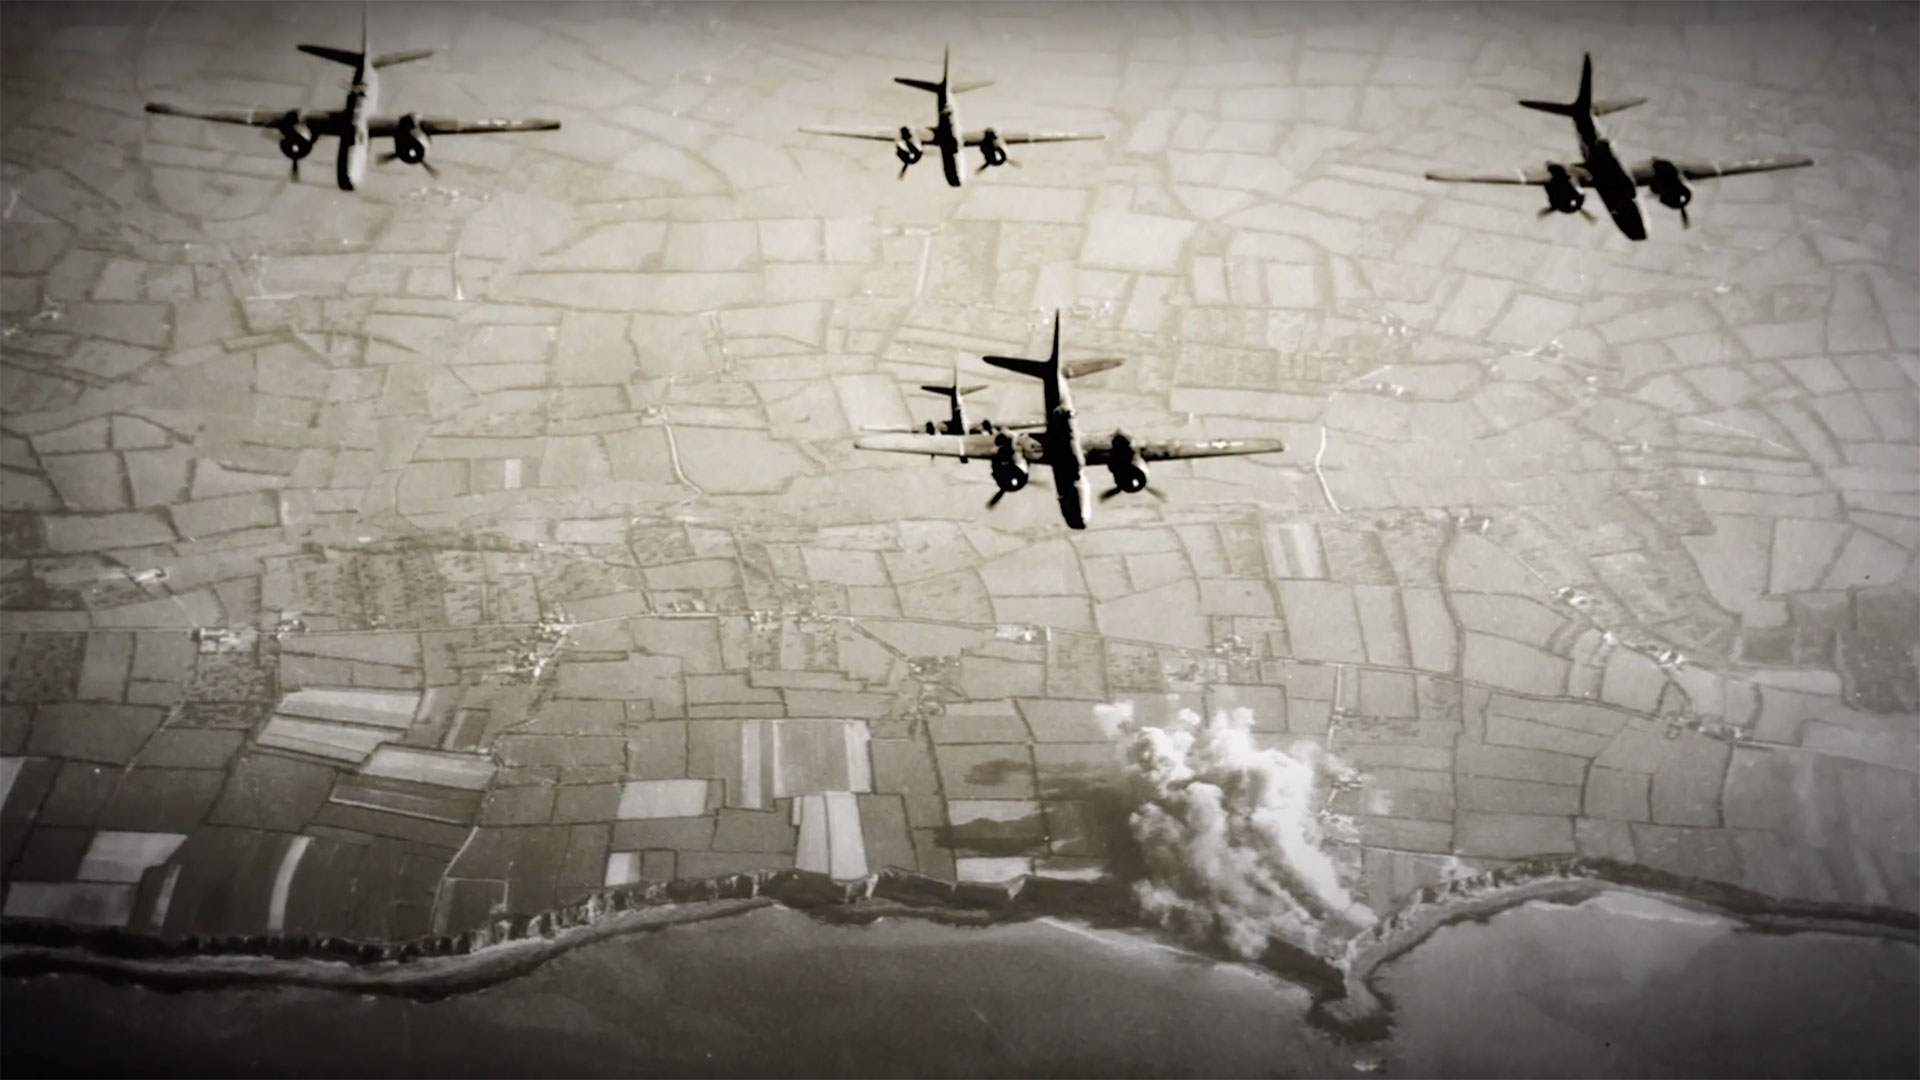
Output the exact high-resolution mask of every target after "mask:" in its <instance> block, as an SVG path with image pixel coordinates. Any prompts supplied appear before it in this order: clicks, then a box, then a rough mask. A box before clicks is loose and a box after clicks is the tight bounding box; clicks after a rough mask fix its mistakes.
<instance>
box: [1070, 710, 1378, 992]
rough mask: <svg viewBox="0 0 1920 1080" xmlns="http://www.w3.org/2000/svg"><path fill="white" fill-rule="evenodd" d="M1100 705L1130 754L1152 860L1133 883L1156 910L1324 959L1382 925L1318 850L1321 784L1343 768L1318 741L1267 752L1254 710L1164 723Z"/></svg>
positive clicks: (1258, 951) (1184, 923)
mask: <svg viewBox="0 0 1920 1080" xmlns="http://www.w3.org/2000/svg"><path fill="white" fill-rule="evenodd" d="M1094 712H1095V715H1096V716H1097V717H1098V718H1099V720H1100V723H1101V725H1102V726H1103V727H1104V728H1105V729H1106V731H1107V734H1108V735H1109V737H1111V738H1113V739H1115V740H1116V741H1118V742H1119V743H1120V744H1121V746H1122V748H1123V749H1124V752H1125V758H1126V772H1127V776H1128V780H1129V783H1130V785H1131V787H1132V788H1133V790H1132V791H1131V792H1130V794H1131V796H1132V797H1133V798H1134V799H1135V800H1136V806H1135V809H1134V810H1133V813H1132V815H1131V817H1130V819H1129V824H1130V825H1131V827H1132V830H1133V836H1134V839H1135V841H1137V842H1138V844H1139V845H1140V849H1141V852H1142V854H1143V855H1144V857H1145V859H1146V867H1147V875H1146V878H1145V879H1144V880H1142V881H1140V882H1138V883H1137V884H1136V885H1135V886H1134V890H1135V896H1136V898H1137V899H1138V901H1139V903H1140V905H1141V907H1142V909H1143V910H1144V911H1145V912H1146V913H1147V914H1148V915H1149V916H1151V917H1152V918H1155V919H1157V920H1158V921H1159V922H1160V923H1161V924H1162V925H1164V926H1167V927H1170V928H1173V929H1176V930H1180V931H1184V932H1188V933H1198V934H1201V935H1204V936H1211V937H1214V938H1216V939H1217V940H1219V941H1221V942H1223V943H1224V944H1225V945H1226V946H1227V947H1228V948H1230V949H1232V950H1233V951H1234V953H1236V954H1237V955H1239V956H1242V957H1245V958H1247V959H1258V958H1259V957H1260V956H1261V955H1263V954H1264V953H1265V952H1266V950H1267V948H1268V945H1269V938H1270V937H1278V938H1280V939H1282V940H1284V941H1286V942H1287V943H1289V944H1291V945H1293V946H1294V947H1296V948H1300V949H1304V950H1306V951H1308V952H1311V953H1315V954H1319V955H1326V954H1328V953H1329V952H1331V951H1332V949H1333V947H1334V946H1336V945H1337V944H1338V942H1339V941H1343V940H1344V939H1345V938H1346V937H1348V936H1350V934H1351V933H1352V932H1353V931H1355V930H1357V929H1359V928H1360V927H1364V926H1368V925H1371V924H1372V923H1373V921H1374V914H1373V912H1372V911H1370V910H1368V909H1367V908H1366V907H1365V906H1363V905H1361V904H1359V903H1357V902H1355V900H1354V898H1353V896H1352V895H1351V894H1350V893H1348V891H1347V889H1346V886H1344V885H1343V884H1342V883H1341V882H1340V878H1339V874H1338V872H1337V871H1336V869H1335V867H1334V864H1333V860H1332V859H1330V858H1329V857H1328V856H1327V853H1326V852H1325V851H1324V850H1322V848H1321V846H1320V844H1321V833H1320V826H1319V822H1318V820H1317V819H1316V817H1315V815H1314V811H1313V805H1314V796H1315V790H1316V789H1317V788H1319V787H1321V786H1322V783H1323V782H1324V781H1326V780H1328V779H1330V778H1331V777H1332V776H1334V775H1338V774H1339V773H1340V772H1341V767H1340V766H1339V764H1338V763H1337V762H1334V761H1332V760H1331V759H1330V758H1328V756H1327V755H1325V754H1323V753H1321V752H1320V751H1319V748H1318V747H1315V746H1313V745H1312V744H1310V743H1305V744H1302V745H1301V746H1300V747H1298V748H1296V749H1295V751H1294V752H1293V753H1291V754H1289V753H1285V752H1282V751H1280V750H1272V749H1262V748H1261V747H1259V746H1257V745H1255V743H1254V741H1253V735H1252V728H1253V714H1252V713H1251V712H1249V711H1248V710H1246V709H1234V710H1233V711H1232V712H1230V713H1229V712H1216V713H1215V714H1214V715H1213V717H1212V719H1210V720H1203V719H1202V718H1201V717H1200V716H1199V715H1198V714H1196V713H1195V712H1193V711H1192V710H1191V709H1183V710H1181V712H1180V715H1179V717H1178V718H1177V719H1175V720H1174V721H1173V722H1172V723H1171V724H1169V725H1168V726H1166V727H1164V728H1163V727H1150V726H1145V725H1142V724H1140V723H1138V722H1136V721H1135V720H1134V716H1133V706H1132V705H1131V704H1130V703H1122V704H1119V705H1102V706H1098V707H1096V708H1095V710H1094Z"/></svg>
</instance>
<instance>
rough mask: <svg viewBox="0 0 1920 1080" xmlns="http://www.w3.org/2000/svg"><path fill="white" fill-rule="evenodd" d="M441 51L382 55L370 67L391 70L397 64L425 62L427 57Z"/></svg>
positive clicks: (429, 50) (431, 50)
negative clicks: (412, 61)
mask: <svg viewBox="0 0 1920 1080" xmlns="http://www.w3.org/2000/svg"><path fill="white" fill-rule="evenodd" d="M439 51H440V50H439V49H402V50H400V51H399V52H390V53H381V54H380V55H379V56H376V57H374V58H373V62H372V63H370V64H369V65H368V66H369V67H375V68H389V67H392V66H393V65H395V64H404V63H406V62H407V61H409V60H425V59H426V58H427V57H429V56H432V55H433V54H434V53H437V52H439Z"/></svg>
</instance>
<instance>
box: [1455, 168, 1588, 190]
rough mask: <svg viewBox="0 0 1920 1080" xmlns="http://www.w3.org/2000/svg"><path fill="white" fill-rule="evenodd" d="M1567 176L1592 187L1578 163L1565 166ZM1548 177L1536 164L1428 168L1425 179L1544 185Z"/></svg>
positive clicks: (1543, 169) (1473, 182)
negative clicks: (1503, 167) (1500, 169)
mask: <svg viewBox="0 0 1920 1080" xmlns="http://www.w3.org/2000/svg"><path fill="white" fill-rule="evenodd" d="M1566 169H1567V176H1568V177H1569V178H1571V179H1572V180H1573V182H1574V183H1576V184H1579V185H1580V186H1581V187H1592V186H1593V178H1592V177H1591V176H1590V175H1588V173H1587V170H1586V169H1585V168H1583V167H1582V166H1579V165H1568V166H1566ZM1548 178H1549V174H1548V172H1547V168H1546V166H1544V165H1537V166H1535V167H1533V168H1531V169H1508V170H1506V171H1505V172H1464V171H1462V170H1459V169H1430V170H1428V172H1427V179H1429V180H1438V181H1441V182H1442V183H1447V184H1533V185H1535V186H1542V185H1545V184H1546V182H1547V180H1548Z"/></svg>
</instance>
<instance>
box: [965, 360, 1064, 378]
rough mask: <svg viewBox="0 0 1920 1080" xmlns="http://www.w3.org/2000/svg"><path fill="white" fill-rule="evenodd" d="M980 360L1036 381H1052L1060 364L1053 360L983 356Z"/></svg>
mask: <svg viewBox="0 0 1920 1080" xmlns="http://www.w3.org/2000/svg"><path fill="white" fill-rule="evenodd" d="M980 359H982V360H984V361H986V362H987V363H989V364H992V365H993V366H994V367H997V368H1005V369H1006V370H1008V371H1017V372H1019V373H1020V374H1022V375H1031V376H1033V377H1034V378H1036V379H1051V378H1053V373H1054V371H1055V369H1056V368H1057V367H1058V364H1057V363H1056V362H1055V361H1052V360H1028V359H1025V358H1024V357H1019V356H983V357H981V358H980Z"/></svg>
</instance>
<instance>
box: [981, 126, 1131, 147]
mask: <svg viewBox="0 0 1920 1080" xmlns="http://www.w3.org/2000/svg"><path fill="white" fill-rule="evenodd" d="M993 135H994V138H995V139H996V140H998V141H999V143H1000V145H1001V146H1020V145H1022V144H1025V143H1044V142H1098V141H1099V140H1101V139H1104V138H1106V136H1105V135H1082V134H1079V133H1077V132H1072V131H999V130H995V131H994V133H993ZM986 137H987V133H986V132H985V131H969V132H967V137H966V138H965V139H962V140H961V145H962V146H979V145H980V144H981V142H983V141H984V140H985V139H986Z"/></svg>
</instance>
